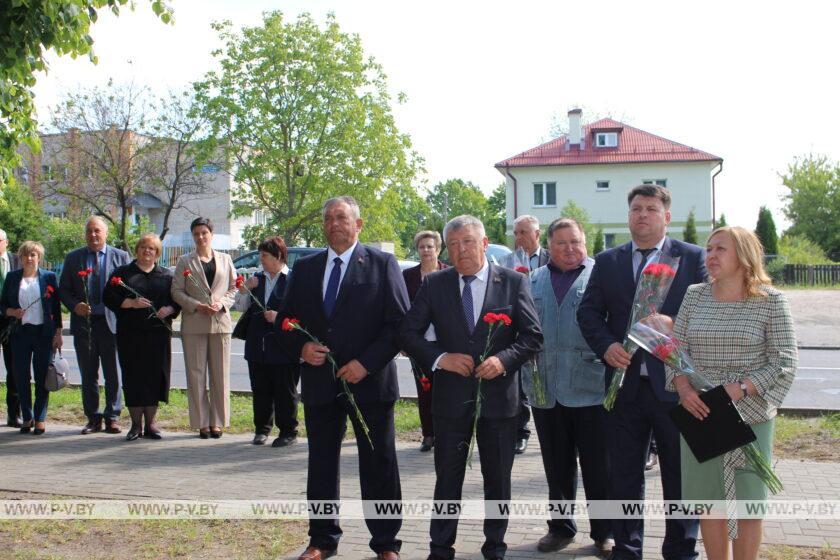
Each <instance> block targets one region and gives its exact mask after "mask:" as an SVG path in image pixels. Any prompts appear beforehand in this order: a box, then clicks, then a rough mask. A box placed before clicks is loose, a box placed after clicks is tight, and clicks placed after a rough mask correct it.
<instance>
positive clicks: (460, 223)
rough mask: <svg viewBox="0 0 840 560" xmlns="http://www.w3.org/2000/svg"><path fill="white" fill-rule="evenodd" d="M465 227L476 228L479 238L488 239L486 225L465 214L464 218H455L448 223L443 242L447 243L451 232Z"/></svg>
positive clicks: (444, 229)
mask: <svg viewBox="0 0 840 560" xmlns="http://www.w3.org/2000/svg"><path fill="white" fill-rule="evenodd" d="M465 227H472V228H475V229H476V230H477V231H478V233H479V237H486V234H485V233H484V224H482V223H481V220H479V219H478V218H476V217H475V216H470V215H469V214H464V215H462V216H455V217H454V218H452V219H451V220H449V221H448V222H447V223H446V226H445V227H444V228H443V240H444V241H446V240H447V239H448V238H449V232H450V231H458V230H459V229H461V228H465Z"/></svg>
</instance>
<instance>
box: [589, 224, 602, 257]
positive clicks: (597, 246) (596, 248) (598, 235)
mask: <svg viewBox="0 0 840 560" xmlns="http://www.w3.org/2000/svg"><path fill="white" fill-rule="evenodd" d="M603 250H604V228H603V227H601V226H598V231H596V232H595V241H594V242H593V244H592V255H593V256H594V255H597V254H598V253H600V252H601V251H603Z"/></svg>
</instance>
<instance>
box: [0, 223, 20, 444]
mask: <svg viewBox="0 0 840 560" xmlns="http://www.w3.org/2000/svg"><path fill="white" fill-rule="evenodd" d="M8 249H9V237H8V236H7V235H6V232H5V231H3V230H2V229H0V291H2V290H3V284H4V283H5V282H6V275H7V274H8V273H10V272H11V271H13V270H17V269H19V268H20V259H19V258H18V256H17V255H15V254H14V253H10V252H9V251H8ZM10 321H11V318H10V317H6V316H5V315H4V316H3V317H0V331H3V330H5V329H6V328H7V327H8V326H9V322H10ZM2 346H3V364H4V365H5V366H6V425H7V426H9V427H10V428H20V426H21V418H20V401H19V400H18V392H17V383H15V375H14V373H13V371H12V364H13V363H14V362H13V360H12V343H11V341H10V340H8V339H7V340H6V341H5V342H3V343H2Z"/></svg>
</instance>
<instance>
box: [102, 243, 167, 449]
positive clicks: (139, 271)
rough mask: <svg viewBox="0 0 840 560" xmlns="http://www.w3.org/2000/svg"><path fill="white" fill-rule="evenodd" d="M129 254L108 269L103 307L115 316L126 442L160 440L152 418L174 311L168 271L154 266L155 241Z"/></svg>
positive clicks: (160, 397)
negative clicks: (120, 263) (124, 262)
mask: <svg viewBox="0 0 840 560" xmlns="http://www.w3.org/2000/svg"><path fill="white" fill-rule="evenodd" d="M134 252H135V254H136V255H137V258H136V259H135V260H133V261H132V262H131V263H129V264H127V265H124V266H121V267H119V268H117V269H116V270H114V272H113V274H111V278H110V279H109V281H108V285H107V286H106V287H105V291H104V293H103V301H104V303H105V305H107V306H108V308H109V309H111V310H112V311H113V312H114V313H115V314H116V316H117V352H118V354H119V360H120V369H121V370H122V383H123V394H124V395H125V404H126V406H127V407H128V410H129V413H130V414H131V429H130V430H129V431H128V434H127V435H126V439H127V440H128V441H133V440H135V439H137V438H139V437H141V436H143V435H145V437H147V438H149V439H161V433H160V429H159V428H158V427H157V425H156V424H155V414H156V413H157V407H158V403H160V402H169V371H170V365H171V356H172V319H173V318H175V316H176V315H177V314H178V312H179V311H180V308H179V307H178V305H177V304H176V303H175V302H174V301H172V295H171V288H172V272H171V271H169V270H167V269H165V268H163V267H161V266H159V265H157V264H156V261H157V259H158V257H160V254H161V252H162V246H161V242H160V238H159V237H158V236H157V235H155V234H153V233H147V234H145V235H143V236H142V237H140V240H139V241H138V242H137V246H136V247H135V251H134ZM123 284H124V285H123ZM126 286H127V287H126ZM144 416H145V419H146V429H145V432H144V431H143V425H142V422H143V417H144Z"/></svg>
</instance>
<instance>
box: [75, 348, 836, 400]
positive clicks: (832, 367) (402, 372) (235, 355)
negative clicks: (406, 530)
mask: <svg viewBox="0 0 840 560" xmlns="http://www.w3.org/2000/svg"><path fill="white" fill-rule="evenodd" d="M244 345H245V343H244V342H243V341H241V340H235V339H234V340H233V346H232V351H231V375H230V384H231V389H232V390H234V391H250V390H251V386H250V381H249V379H248V365H247V363H246V362H245V359H244V357H243V351H244ZM172 354H173V355H172V387H173V388H186V376H185V372H184V359H183V352H182V351H181V339H180V338H174V339H172ZM64 357H65V358H67V361H68V362H70V370H71V375H70V382H71V383H76V384H78V383H79V382H80V381H81V379H80V377H79V368H78V367H77V365H76V353H75V352H74V351H73V339H72V337H69V336H65V337H64ZM397 366H398V371H399V383H400V394H401V395H402V396H404V397H416V396H417V391H416V389H415V387H414V379H413V376H412V374H411V368H410V366H409V363H408V359H407V358H397ZM785 408H817V409H824V410H840V350H800V353H799V369H798V371H797V373H796V378H795V380H794V383H793V387H792V389H791V391H790V393H789V394H788V397H787V399H786V400H785Z"/></svg>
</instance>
